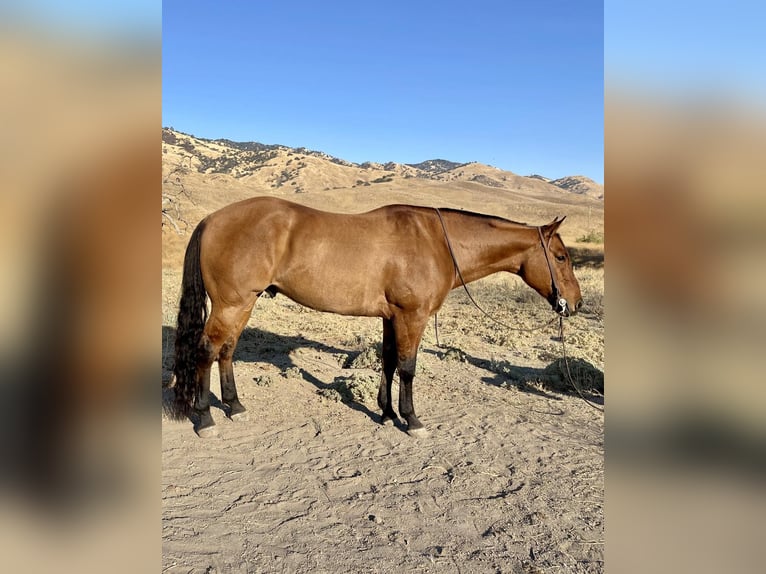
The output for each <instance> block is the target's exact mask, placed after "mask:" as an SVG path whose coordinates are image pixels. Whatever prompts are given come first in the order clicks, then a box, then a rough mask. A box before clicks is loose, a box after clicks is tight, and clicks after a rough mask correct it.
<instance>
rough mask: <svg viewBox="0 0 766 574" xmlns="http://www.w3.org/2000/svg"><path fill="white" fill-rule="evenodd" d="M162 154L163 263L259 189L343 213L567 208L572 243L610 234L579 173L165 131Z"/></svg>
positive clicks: (599, 202)
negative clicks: (552, 176) (536, 172)
mask: <svg viewBox="0 0 766 574" xmlns="http://www.w3.org/2000/svg"><path fill="white" fill-rule="evenodd" d="M162 153H163V156H162V157H163V211H164V212H166V213H167V214H168V217H163V266H164V267H165V266H167V267H172V268H176V267H178V266H180V261H181V258H182V255H183V249H184V247H185V244H186V241H187V240H188V232H190V231H191V229H193V227H194V226H195V225H196V224H197V223H198V222H199V220H201V219H202V218H203V217H204V216H205V215H207V214H209V213H211V212H213V211H215V210H216V209H219V208H221V207H223V206H224V205H228V204H230V203H233V202H235V201H239V200H241V199H245V198H248V197H253V196H256V195H275V196H279V197H283V198H285V199H290V200H292V201H296V202H298V203H303V204H305V205H310V206H312V207H317V208H320V209H326V210H330V211H342V212H361V211H366V210H369V209H373V208H375V207H379V206H381V205H385V204H390V203H411V204H418V205H430V206H434V207H455V208H460V209H466V210H469V211H477V212H482V213H490V214H494V215H499V216H501V217H506V218H508V219H513V220H516V221H525V222H528V223H531V224H541V223H547V222H548V221H550V220H552V219H553V218H554V217H555V216H560V215H566V216H567V217H568V219H567V223H566V224H565V225H564V226H563V227H562V229H561V232H562V236H563V237H564V240H565V241H566V242H567V243H568V244H572V243H575V242H576V240H577V239H578V238H581V237H582V236H584V235H585V234H588V233H596V234H598V233H601V234H603V208H604V204H603V199H598V197H599V196H600V197H601V198H603V186H600V185H599V184H596V183H595V182H593V181H591V180H588V179H587V178H583V177H581V176H573V177H570V178H562V179H561V180H555V181H551V180H548V179H546V178H544V177H541V176H529V177H525V176H520V175H517V174H515V173H512V172H510V171H503V170H500V169H498V168H495V167H492V166H489V165H484V164H480V163H475V162H473V163H467V164H457V163H454V162H449V161H446V160H429V161H425V162H421V163H419V164H406V165H405V164H398V163H393V162H389V163H386V164H379V163H373V162H366V163H363V164H355V163H352V162H349V161H345V160H343V159H339V158H335V157H332V156H330V155H328V154H326V153H323V152H318V151H312V150H308V149H305V148H289V147H286V146H280V145H264V144H260V143H256V142H247V143H238V142H232V141H229V140H206V139H202V138H196V137H194V136H192V135H188V134H184V133H181V132H178V131H175V130H172V129H167V128H165V129H163V130H162ZM556 182H559V183H563V185H562V186H559V185H558V184H557V183H556ZM171 220H172V221H171ZM174 223H175V225H177V227H178V230H176V229H175V228H174V227H175V225H174Z"/></svg>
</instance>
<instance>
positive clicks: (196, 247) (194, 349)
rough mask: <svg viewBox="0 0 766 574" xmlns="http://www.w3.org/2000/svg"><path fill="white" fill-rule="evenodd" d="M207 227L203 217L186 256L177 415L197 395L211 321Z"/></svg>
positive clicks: (180, 314)
mask: <svg viewBox="0 0 766 574" xmlns="http://www.w3.org/2000/svg"><path fill="white" fill-rule="evenodd" d="M204 229H205V220H204V219H203V220H202V221H201V222H200V224H199V225H198V226H197V228H196V229H195V230H194V232H193V233H192V236H191V239H189V245H188V246H187V247H186V255H185V257H184V274H183V281H182V283H181V302H180V304H179V309H178V322H177V325H176V344H175V366H174V367H173V374H174V375H175V385H174V386H175V404H174V405H173V413H172V414H173V415H175V417H176V418H182V417H184V416H188V414H189V413H190V412H191V408H192V407H193V406H194V400H195V398H196V397H197V393H198V390H197V364H198V363H199V353H200V340H201V338H202V331H203V329H204V327H205V322H206V321H207V305H206V298H207V291H206V290H205V283H204V281H203V280H202V269H201V267H200V241H201V238H202V232H203V231H204Z"/></svg>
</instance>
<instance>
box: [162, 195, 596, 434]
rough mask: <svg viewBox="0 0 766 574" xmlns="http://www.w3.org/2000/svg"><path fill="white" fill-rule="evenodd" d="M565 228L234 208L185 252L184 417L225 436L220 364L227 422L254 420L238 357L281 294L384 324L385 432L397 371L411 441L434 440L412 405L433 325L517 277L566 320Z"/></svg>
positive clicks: (475, 218) (447, 214)
mask: <svg viewBox="0 0 766 574" xmlns="http://www.w3.org/2000/svg"><path fill="white" fill-rule="evenodd" d="M563 221H564V217H562V218H560V219H554V220H553V221H552V222H551V223H548V224H547V225H542V226H532V225H527V224H524V223H518V222H514V221H510V220H507V219H504V218H501V217H496V216H491V215H484V214H480V213H471V212H467V211H462V210H456V209H448V208H432V207H423V206H414V205H388V206H385V207H380V208H377V209H374V210H372V211H369V212H366V213H359V214H340V213H330V212H326V211H320V210H317V209H313V208H310V207H307V206H304V205H299V204H296V203H292V202H289V201H286V200H283V199H279V198H276V197H269V196H265V197H254V198H251V199H246V200H244V201H240V202H237V203H233V204H231V205H228V206H226V207H224V208H222V209H220V210H218V211H216V212H214V213H212V214H210V215H208V216H207V217H205V218H204V219H203V220H202V221H201V222H200V223H199V225H197V227H196V228H195V229H194V231H193V233H192V235H191V237H190V239H189V243H188V246H187V249H186V254H185V257H184V265H183V279H182V293H181V299H180V303H179V311H178V322H177V330H176V341H175V367H174V375H175V403H174V407H173V410H174V412H175V414H176V415H177V416H178V417H179V418H181V417H184V416H187V417H189V418H191V415H192V413H196V415H197V416H198V420H199V423H198V425H197V427H196V429H195V430H196V431H197V434H198V435H199V436H200V437H204V436H212V435H214V434H216V431H215V426H214V425H215V422H214V421H213V418H212V416H211V414H210V371H211V368H212V364H213V362H215V361H216V360H217V361H218V364H219V370H220V384H221V402H222V403H223V405H224V408H225V409H226V414H227V415H228V416H229V418H231V419H232V420H237V419H240V418H242V419H245V418H246V416H247V413H246V409H245V407H244V406H243V405H242V403H241V402H240V400H239V398H238V396H237V388H236V385H235V383H234V371H233V368H232V355H233V354H234V349H235V347H236V344H237V341H238V339H239V336H240V334H241V333H242V330H243V329H244V327H245V325H246V324H247V322H248V321H249V319H250V315H251V312H252V310H253V307H254V306H255V303H256V301H257V299H258V297H259V296H261V295H267V296H275V295H276V294H277V293H280V294H282V295H284V296H286V297H289V298H290V299H292V300H293V301H295V302H297V303H299V304H301V305H304V306H306V307H310V308H311V309H316V310H318V311H326V312H331V313H338V314H342V315H351V316H364V317H380V318H381V319H382V320H383V344H382V357H381V359H382V361H381V362H382V374H381V379H380V387H379V390H378V397H377V402H378V406H379V407H380V409H381V410H382V415H381V422H382V423H383V424H385V423H388V422H391V421H397V420H398V418H397V415H396V412H395V411H394V408H393V405H392V403H393V400H392V396H391V386H392V382H393V377H394V373H395V372H396V371H398V373H399V380H400V391H399V413H400V415H401V416H402V417H403V418H404V419H405V421H406V423H407V428H406V430H407V432H408V433H409V434H410V435H413V436H418V435H420V436H422V435H425V434H427V432H426V429H425V426H424V425H423V423H422V422H421V421H420V420H419V418H418V417H417V415H416V414H415V407H414V404H413V400H412V385H413V379H414V376H415V366H416V361H417V351H418V347H419V345H420V339H421V337H422V335H423V330H424V329H425V327H426V324H427V322H428V319H429V318H430V317H431V316H433V315H434V314H435V313H436V312H438V311H439V309H440V308H441V306H442V304H443V303H444V300H445V299H446V297H447V295H448V293H449V292H450V291H451V290H452V289H454V288H456V287H459V286H461V285H465V284H466V283H469V282H471V281H475V280H477V279H480V278H482V277H485V276H487V275H490V274H492V273H496V272H499V271H507V272H510V273H515V274H516V275H518V276H520V277H521V278H522V279H523V280H524V282H525V283H527V285H529V286H530V287H531V288H532V289H534V290H535V291H537V293H539V294H540V295H541V296H542V297H544V298H545V299H546V300H547V301H548V302H549V303H550V304H551V307H552V309H553V310H554V311H555V312H556V313H558V314H559V315H561V316H565V317H568V316H570V315H572V314H574V313H575V312H576V311H577V310H578V309H579V308H580V307H581V305H582V297H581V294H580V286H579V284H578V282H577V279H576V278H575V276H574V273H573V270H572V262H571V259H570V257H569V254H568V252H567V249H566V247H565V246H564V243H563V241H562V240H561V237H560V235H559V234H558V232H557V230H558V228H559V226H560V225H561V223H562V222H563ZM206 297H209V298H210V302H211V305H210V312H209V316H208V309H207V305H206Z"/></svg>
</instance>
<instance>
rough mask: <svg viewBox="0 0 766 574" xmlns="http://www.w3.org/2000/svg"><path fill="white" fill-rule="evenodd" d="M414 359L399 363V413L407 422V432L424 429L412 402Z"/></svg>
mask: <svg viewBox="0 0 766 574" xmlns="http://www.w3.org/2000/svg"><path fill="white" fill-rule="evenodd" d="M415 366H416V357H411V358H407V359H403V360H400V361H399V412H400V413H401V415H402V416H403V417H404V419H405V420H406V421H407V428H408V430H418V429H422V428H424V426H423V423H421V422H420V420H419V419H418V417H417V415H416V414H415V405H414V404H413V402H412V380H413V379H414V378H415Z"/></svg>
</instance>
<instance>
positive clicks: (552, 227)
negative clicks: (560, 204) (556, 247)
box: [543, 215, 567, 238]
mask: <svg viewBox="0 0 766 574" xmlns="http://www.w3.org/2000/svg"><path fill="white" fill-rule="evenodd" d="M566 218H567V216H566V215H564V216H563V217H561V218H560V219H559V218H558V217H557V218H555V219H554V220H553V221H551V222H550V223H549V224H548V225H543V235H545V237H548V238H550V237H552V236H553V234H554V233H556V231H557V230H558V228H559V226H560V225H561V224H562V223H563V222H564V220H565V219H566Z"/></svg>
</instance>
